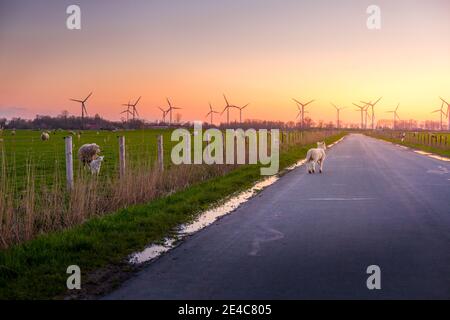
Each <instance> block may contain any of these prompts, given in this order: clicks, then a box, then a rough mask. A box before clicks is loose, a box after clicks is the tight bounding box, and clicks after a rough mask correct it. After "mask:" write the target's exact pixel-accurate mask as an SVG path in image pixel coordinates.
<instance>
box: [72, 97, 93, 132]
mask: <svg viewBox="0 0 450 320" xmlns="http://www.w3.org/2000/svg"><path fill="white" fill-rule="evenodd" d="M91 96H92V92H91V93H89V95H88V96H87V97H86V98H85V99H84V100H77V99H70V100H71V101H75V102H79V103H81V126H82V127H83V128H84V117H85V116H87V115H88V112H87V109H86V102H87V101H88V99H89V98H90V97H91Z"/></svg>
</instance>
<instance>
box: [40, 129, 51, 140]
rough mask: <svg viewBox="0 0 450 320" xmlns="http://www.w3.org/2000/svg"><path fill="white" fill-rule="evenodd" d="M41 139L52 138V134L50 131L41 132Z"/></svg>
mask: <svg viewBox="0 0 450 320" xmlns="http://www.w3.org/2000/svg"><path fill="white" fill-rule="evenodd" d="M41 140H42V141H48V140H50V135H49V134H48V132H46V131H44V132H42V133H41Z"/></svg>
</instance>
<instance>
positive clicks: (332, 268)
mask: <svg viewBox="0 0 450 320" xmlns="http://www.w3.org/2000/svg"><path fill="white" fill-rule="evenodd" d="M305 171H306V170H305V168H304V167H300V168H298V169H296V170H294V171H292V172H290V173H288V174H286V175H285V176H284V177H283V178H281V179H280V180H279V181H278V182H276V183H275V184H273V185H272V186H270V187H268V188H267V189H265V190H264V191H263V192H261V193H260V194H259V195H258V196H257V197H255V198H253V199H252V200H250V201H248V202H247V203H245V204H244V205H242V206H241V207H240V208H239V209H238V210H236V211H235V212H234V213H232V214H230V215H228V216H226V217H224V218H223V219H221V220H219V221H217V222H216V223H214V224H213V225H211V226H209V227H208V228H206V229H204V230H202V231H200V232H198V233H197V234H195V235H194V236H192V237H191V238H189V239H188V240H186V241H185V242H184V243H183V244H181V245H180V246H179V247H177V248H175V249H173V250H172V251H170V252H169V253H168V254H166V255H164V256H162V257H161V258H160V259H158V260H156V261H154V262H153V263H151V264H149V266H148V267H146V268H145V269H144V270H142V271H141V272H140V273H138V274H137V275H136V276H135V277H133V278H132V279H130V280H129V281H127V282H125V283H124V284H123V285H122V286H121V287H120V288H119V289H117V290H116V291H114V292H112V293H111V294H109V295H108V296H106V297H104V298H106V299H398V298H402V299H404V298H405V299H416V298H425V299H429V298H438V299H449V298H450V163H449V162H444V161H440V160H436V159H432V158H430V157H427V156H424V155H419V154H417V153H415V152H413V151H411V150H406V149H404V148H401V147H399V146H395V145H392V144H389V143H387V142H383V141H378V140H375V139H372V138H368V137H365V136H362V135H350V136H348V137H346V138H345V139H344V141H342V142H341V143H339V144H338V145H336V146H335V147H334V148H332V149H330V150H329V153H328V158H327V161H326V163H325V172H324V174H322V175H319V174H316V175H308V174H307V173H306V172H305ZM370 265H378V266H379V267H380V268H381V290H368V289H367V285H366V281H367V278H368V277H369V275H368V274H367V273H366V270H367V267H368V266H370Z"/></svg>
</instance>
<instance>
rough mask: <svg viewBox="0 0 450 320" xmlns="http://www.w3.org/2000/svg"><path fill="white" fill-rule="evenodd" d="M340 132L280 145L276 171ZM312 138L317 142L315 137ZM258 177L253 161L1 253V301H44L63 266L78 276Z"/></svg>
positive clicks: (53, 292) (57, 285)
mask: <svg viewBox="0 0 450 320" xmlns="http://www.w3.org/2000/svg"><path fill="white" fill-rule="evenodd" d="M343 135H344V134H337V133H334V134H331V133H329V134H326V133H315V134H313V135H311V136H310V140H309V142H308V143H307V144H305V143H302V144H299V143H294V144H292V145H289V146H286V147H284V148H282V152H281V155H280V169H283V168H286V167H287V166H289V165H291V164H293V163H295V162H296V161H297V160H299V159H301V158H303V157H304V156H305V155H306V152H307V150H308V149H309V148H310V147H312V146H315V142H313V141H314V140H315V139H325V141H326V142H327V144H330V143H332V142H334V141H336V140H338V139H340V138H341V137H342V136H343ZM315 141H317V140H315ZM260 178H261V176H260V171H259V166H258V165H245V166H241V167H238V168H235V169H234V170H232V171H229V172H228V173H226V174H224V175H222V176H218V177H215V178H211V179H208V180H207V181H204V182H201V183H197V184H193V185H192V186H190V187H189V188H187V189H184V190H181V191H179V192H176V193H174V194H171V195H168V196H165V197H161V198H158V199H156V200H154V201H151V202H148V203H146V204H139V205H135V206H131V207H128V208H125V209H121V210H118V211H116V212H115V213H111V214H108V215H106V216H102V217H95V218H92V219H89V220H88V221H87V222H85V223H83V224H81V225H79V226H75V227H72V228H69V229H67V230H64V231H60V232H53V233H51V234H47V235H41V236H39V237H37V238H36V239H34V240H31V241H28V242H25V243H23V244H20V245H16V246H13V247H10V248H9V249H6V250H3V251H0V299H18V298H19V299H43V298H54V297H55V296H60V295H62V294H64V293H65V291H66V278H67V274H66V268H67V266H69V265H72V264H76V265H79V266H80V268H81V270H82V277H83V278H85V277H87V275H88V274H90V273H91V272H92V271H94V270H97V269H98V268H102V267H105V266H107V265H111V264H120V263H121V262H122V261H123V260H124V258H125V257H126V256H128V255H129V254H131V253H132V252H135V251H137V250H141V249H143V248H144V247H145V246H146V245H148V244H149V243H152V242H155V241H159V240H161V239H162V238H163V237H164V236H166V235H168V234H170V233H171V232H172V231H173V229H174V228H175V227H176V226H178V225H180V224H182V223H185V222H188V221H191V220H192V219H194V218H195V216H196V215H197V214H199V213H200V212H202V211H203V210H205V209H207V208H210V207H211V206H212V205H214V204H215V203H217V202H218V201H220V200H222V199H224V197H226V196H229V195H231V194H233V193H235V192H237V191H239V190H243V189H245V188H248V187H249V186H251V185H252V184H253V183H254V182H256V181H257V180H259V179H260Z"/></svg>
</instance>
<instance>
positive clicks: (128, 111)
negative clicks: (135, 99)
mask: <svg viewBox="0 0 450 320" xmlns="http://www.w3.org/2000/svg"><path fill="white" fill-rule="evenodd" d="M122 105H123V106H125V107H127V108H126V109H125V110H124V111H122V112H121V113H120V114H122V113H126V114H127V122H128V121H129V120H130V114H131V115H133V113H132V112H131V111H130V107H131V102H130V101H128V103H127V104H122Z"/></svg>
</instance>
